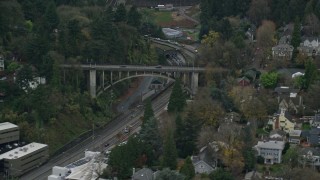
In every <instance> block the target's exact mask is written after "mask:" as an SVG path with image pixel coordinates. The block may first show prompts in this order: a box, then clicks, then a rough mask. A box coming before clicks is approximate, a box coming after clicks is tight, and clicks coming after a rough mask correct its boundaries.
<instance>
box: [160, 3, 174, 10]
mask: <svg viewBox="0 0 320 180" xmlns="http://www.w3.org/2000/svg"><path fill="white" fill-rule="evenodd" d="M157 8H158V9H159V11H172V10H173V9H174V8H173V4H166V5H162V4H159V5H158V6H157Z"/></svg>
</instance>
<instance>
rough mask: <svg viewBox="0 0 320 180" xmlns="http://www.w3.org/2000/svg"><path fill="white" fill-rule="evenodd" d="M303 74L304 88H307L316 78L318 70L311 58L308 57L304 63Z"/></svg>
mask: <svg viewBox="0 0 320 180" xmlns="http://www.w3.org/2000/svg"><path fill="white" fill-rule="evenodd" d="M305 67H306V68H305V69H306V71H305V74H304V76H303V82H304V86H303V88H304V89H308V88H309V86H310V85H312V84H313V82H314V81H315V80H316V79H317V76H318V71H317V67H316V65H315V64H314V63H313V61H312V59H309V60H308V61H307V62H306V64H305Z"/></svg>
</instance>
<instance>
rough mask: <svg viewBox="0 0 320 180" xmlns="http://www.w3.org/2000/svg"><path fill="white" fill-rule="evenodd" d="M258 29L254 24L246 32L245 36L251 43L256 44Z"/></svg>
mask: <svg viewBox="0 0 320 180" xmlns="http://www.w3.org/2000/svg"><path fill="white" fill-rule="evenodd" d="M256 31H257V27H256V26H255V25H254V24H250V27H249V28H248V30H247V31H246V33H245V35H246V37H247V38H248V39H249V41H250V42H254V41H255V40H254V39H255V37H256Z"/></svg>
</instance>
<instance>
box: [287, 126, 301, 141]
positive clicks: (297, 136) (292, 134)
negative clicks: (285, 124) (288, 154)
mask: <svg viewBox="0 0 320 180" xmlns="http://www.w3.org/2000/svg"><path fill="white" fill-rule="evenodd" d="M301 132H302V131H301V130H296V129H295V130H291V131H289V143H291V144H300V140H301Z"/></svg>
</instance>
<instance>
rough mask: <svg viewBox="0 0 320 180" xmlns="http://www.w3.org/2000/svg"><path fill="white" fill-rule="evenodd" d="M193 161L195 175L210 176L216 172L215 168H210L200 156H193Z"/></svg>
mask: <svg viewBox="0 0 320 180" xmlns="http://www.w3.org/2000/svg"><path fill="white" fill-rule="evenodd" d="M191 160H192V164H193V166H194V170H195V173H197V174H210V173H211V172H212V171H214V168H213V167H212V166H210V165H209V164H208V163H207V162H206V161H204V160H201V159H200V157H199V156H192V157H191Z"/></svg>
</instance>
